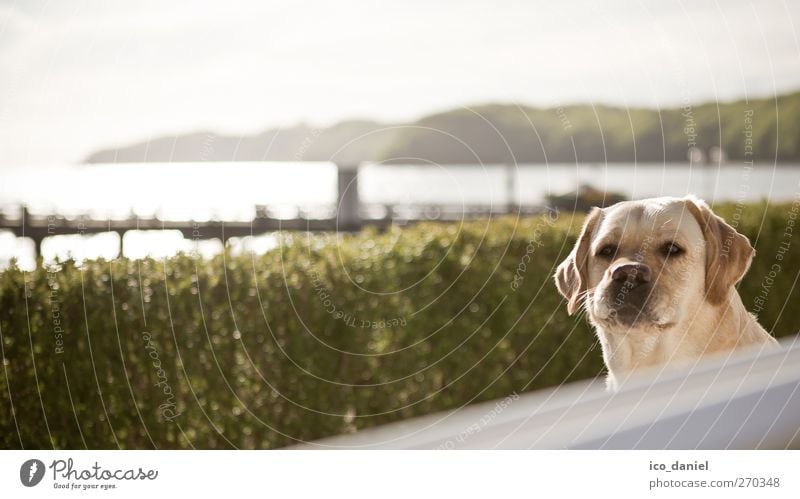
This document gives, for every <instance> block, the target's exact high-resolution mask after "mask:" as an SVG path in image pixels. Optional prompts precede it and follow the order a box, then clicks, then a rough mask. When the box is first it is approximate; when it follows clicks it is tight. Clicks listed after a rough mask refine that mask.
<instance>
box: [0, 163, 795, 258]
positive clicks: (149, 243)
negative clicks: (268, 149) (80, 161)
mask: <svg viewBox="0 0 800 499" xmlns="http://www.w3.org/2000/svg"><path fill="white" fill-rule="evenodd" d="M508 172H509V170H508V169H506V168H505V167H503V166H485V167H482V166H452V165H447V166H438V167H431V166H398V165H392V166H384V165H366V166H364V167H362V169H361V171H360V173H359V191H360V196H361V199H362V201H363V202H365V203H377V204H406V203H434V204H435V203H442V204H462V203H463V204H471V203H475V204H498V205H504V204H506V203H507V202H508V200H509V199H508V196H509V173H508ZM512 172H513V177H514V180H515V182H514V183H513V185H514V189H513V197H514V198H515V199H514V201H515V202H518V203H522V204H539V203H542V201H543V200H544V196H545V195H546V194H547V193H556V194H561V193H565V192H569V191H572V190H574V189H575V188H576V187H577V186H578V185H580V184H583V183H588V184H591V185H593V186H595V187H598V188H603V189H606V190H610V191H617V192H621V193H623V194H625V195H626V196H628V197H630V198H642V197H652V196H661V195H674V196H681V195H684V194H687V193H694V194H697V195H699V196H701V197H703V198H705V199H707V200H710V201H721V200H734V201H735V200H746V201H750V200H758V199H761V198H767V199H769V200H772V201H786V200H789V199H792V198H793V197H795V196H796V195H798V192H800V165H781V166H774V165H766V164H761V165H755V166H754V167H753V168H752V169H751V170H748V169H746V168H745V167H744V165H741V164H729V165H725V166H721V167H719V168H717V167H697V166H695V167H690V166H689V165H687V164H667V165H657V166H653V165H644V166H641V165H639V166H637V165H633V164H612V165H581V166H576V165H566V164H556V165H523V166H520V167H518V168H516V169H512ZM2 180H3V181H2V183H0V205H2V206H4V207H7V208H6V209H9V208H8V207H12V206H14V205H18V204H20V203H25V204H27V205H28V206H29V207H30V209H31V211H32V212H34V213H58V214H64V215H68V216H69V215H77V214H82V213H88V214H91V215H94V216H96V217H102V218H107V217H113V218H126V217H128V216H130V215H131V214H135V215H138V216H141V217H151V216H159V217H161V218H164V219H174V220H185V219H195V220H208V219H212V218H218V219H223V220H249V219H251V218H252V217H253V215H254V206H255V205H257V204H260V205H267V206H270V207H271V209H272V214H273V216H278V217H292V216H294V215H296V213H297V208H298V207H299V208H301V209H303V210H304V211H306V212H309V213H310V214H311V215H314V216H320V217H324V216H328V215H330V213H331V212H332V208H333V206H334V205H335V201H336V169H335V167H334V165H332V164H330V163H171V164H153V163H149V164H114V165H92V166H68V167H58V168H38V169H25V170H14V169H10V170H8V169H7V170H4V171H3V173H2ZM11 211H13V209H11ZM117 244H118V241H117V240H116V236H115V235H113V234H109V235H104V236H94V237H92V238H77V237H72V238H70V237H68V236H61V237H58V238H52V240H51V241H49V242H48V241H45V245H44V247H43V253H44V256H45V257H52V256H55V255H61V256H66V254H67V253H72V254H73V255H74V256H76V257H91V256H99V255H105V256H110V257H113V256H114V254H115V251H116V248H117ZM187 244H188V242H187V241H183V240H182V239H181V238H180V237H179V236H178V235H176V234H148V233H138V234H137V233H128V234H127V235H126V240H125V247H126V254H128V255H129V256H141V255H144V254H147V253H154V254H157V255H158V254H170V253H174V252H175V251H177V250H178V249H188V248H187ZM248 244H249V246H247V247H249V248H255V249H258V248H263V247H266V246H268V245H269V242H268V241H263V240H262V241H260V242H259V241H248ZM201 245H202V247H201V248H199V249H200V250H201V251H202V252H205V253H209V254H210V253H214V252H216V251H219V249H220V247H221V246H220V244H219V243H218V242H214V241H206V242H202V243H201ZM31 249H32V243H29V242H28V241H20V240H17V239H16V238H13V237H11V236H10V234H8V233H4V234H0V265H3V264H5V262H7V260H8V258H9V257H10V256H12V255H17V256H18V257H19V258H21V260H22V261H25V262H28V264H29V263H30V262H31V260H30V255H29V253H30V252H31Z"/></svg>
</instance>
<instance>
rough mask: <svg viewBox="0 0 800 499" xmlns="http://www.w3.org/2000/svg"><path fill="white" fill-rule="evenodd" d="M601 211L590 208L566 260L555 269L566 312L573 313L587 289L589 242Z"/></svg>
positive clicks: (557, 285)
mask: <svg viewBox="0 0 800 499" xmlns="http://www.w3.org/2000/svg"><path fill="white" fill-rule="evenodd" d="M602 213H603V211H602V210H601V209H600V208H592V211H590V212H589V214H588V215H587V216H586V219H585V220H584V222H583V228H582V229H581V234H580V236H578V241H577V242H576V243H575V247H574V248H572V251H571V252H570V254H569V256H567V258H566V260H564V261H563V262H561V264H560V265H559V266H558V269H557V270H556V275H555V280H556V287H557V288H558V291H559V292H560V293H561V294H562V295H564V298H566V299H567V312H568V313H569V315H572V314H574V313H575V312H576V311H577V310H578V305H580V298H581V294H582V293H583V292H584V291H586V290H587V288H588V282H589V275H588V268H587V267H588V263H589V244H590V243H591V239H592V232H593V231H594V228H595V227H596V226H597V222H598V221H599V220H600V216H601V215H602Z"/></svg>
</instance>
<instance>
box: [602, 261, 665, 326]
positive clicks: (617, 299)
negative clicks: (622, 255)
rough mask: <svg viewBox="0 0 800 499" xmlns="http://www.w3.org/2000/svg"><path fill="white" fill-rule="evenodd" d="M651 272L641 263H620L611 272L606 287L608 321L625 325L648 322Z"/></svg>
mask: <svg viewBox="0 0 800 499" xmlns="http://www.w3.org/2000/svg"><path fill="white" fill-rule="evenodd" d="M651 279H652V271H651V270H650V267H648V266H647V265H645V264H643V263H621V264H619V265H617V266H616V267H614V269H613V270H612V271H611V282H610V283H609V284H608V285H607V286H606V291H605V295H606V303H608V306H609V308H610V311H611V314H610V316H609V319H615V320H616V321H617V322H620V323H622V324H626V325H633V324H635V323H637V322H640V321H644V320H650V317H649V314H648V313H647V304H648V300H649V299H650V295H651V293H652V291H653V285H652V283H651Z"/></svg>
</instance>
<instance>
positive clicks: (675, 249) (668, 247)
mask: <svg viewBox="0 0 800 499" xmlns="http://www.w3.org/2000/svg"><path fill="white" fill-rule="evenodd" d="M661 252H662V253H664V255H665V256H677V255H680V254H681V253H683V248H681V247H680V246H678V245H677V244H675V243H667V244H665V245H664V246H662V248H661Z"/></svg>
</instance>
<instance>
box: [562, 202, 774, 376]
mask: <svg viewBox="0 0 800 499" xmlns="http://www.w3.org/2000/svg"><path fill="white" fill-rule="evenodd" d="M754 254H755V250H754V249H753V247H752V246H751V245H750V241H748V239H747V238H746V237H745V236H743V235H741V234H739V233H738V232H736V230H735V229H734V228H733V227H731V226H730V225H728V224H727V223H725V221H724V220H723V219H722V218H720V217H719V216H717V215H715V214H714V213H713V212H712V211H711V209H710V208H709V207H708V205H707V204H706V203H705V202H703V201H701V200H699V199H697V198H694V197H686V198H673V197H663V198H654V199H644V200H641V201H625V202H622V203H618V204H615V205H613V206H611V207H609V208H605V209H599V208H594V209H593V210H592V211H591V212H590V213H589V215H588V216H587V217H586V220H585V222H584V225H583V229H582V231H581V234H580V236H579V238H578V241H577V244H576V245H575V248H574V249H573V250H572V252H571V253H570V254H569V256H568V257H567V259H566V260H564V262H562V263H561V265H559V267H558V270H557V271H556V276H555V280H556V285H557V286H558V290H559V291H560V292H561V294H562V295H564V297H565V298H566V299H567V311H568V312H569V314H570V315H572V314H574V313H575V312H576V311H577V310H578V309H579V307H580V306H581V305H582V306H583V307H584V308H585V309H586V311H587V312H588V315H589V319H590V322H591V323H592V325H593V326H594V327H595V329H596V331H597V336H598V337H599V339H600V344H601V346H602V349H603V360H604V361H605V364H606V367H607V368H608V378H607V385H608V387H609V388H610V389H615V388H616V387H617V386H618V383H619V381H620V380H622V379H624V377H625V376H626V375H627V374H628V373H630V372H631V371H632V370H634V369H637V368H641V367H646V366H656V365H665V364H676V363H680V362H686V361H689V360H692V359H696V358H698V357H700V356H703V355H708V354H713V353H717V352H722V351H726V350H731V349H734V348H739V347H744V346H748V345H756V344H762V345H763V344H777V342H776V341H775V339H774V338H773V337H772V336H770V335H769V333H767V332H766V331H765V330H764V328H762V327H761V326H760V325H759V324H758V322H757V321H756V319H755V317H753V316H752V315H751V314H750V313H748V312H747V310H746V309H745V307H744V304H743V303H742V300H741V298H740V297H739V293H738V292H737V291H736V289H735V288H734V285H735V284H736V283H738V282H739V281H740V280H741V279H742V277H743V276H744V274H745V273H746V272H747V269H748V268H749V267H750V262H751V260H752V259H753V255H754Z"/></svg>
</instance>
